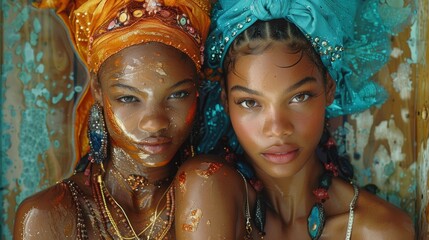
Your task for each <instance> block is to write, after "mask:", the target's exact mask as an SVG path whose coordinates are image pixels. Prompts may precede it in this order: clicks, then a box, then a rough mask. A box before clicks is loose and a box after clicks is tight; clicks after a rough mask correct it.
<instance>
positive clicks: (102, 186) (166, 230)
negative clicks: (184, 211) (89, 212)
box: [97, 174, 174, 240]
mask: <svg viewBox="0 0 429 240" xmlns="http://www.w3.org/2000/svg"><path fill="white" fill-rule="evenodd" d="M97 182H98V184H99V187H100V193H101V197H102V200H103V206H104V209H105V210H106V213H107V216H108V218H109V221H110V222H111V224H112V226H113V228H114V229H115V232H116V234H117V235H118V236H119V238H120V239H140V238H139V237H140V235H141V234H143V233H144V232H145V231H147V229H149V227H150V232H149V234H148V237H147V239H148V240H149V239H150V237H151V235H152V233H153V228H154V226H155V223H156V220H157V219H158V218H159V217H160V216H161V214H162V213H163V212H164V210H165V209H166V208H167V203H166V205H165V206H164V207H163V208H162V209H161V211H159V213H158V208H159V205H160V203H161V200H162V199H163V198H164V197H165V195H166V194H167V192H169V194H170V201H171V200H172V199H174V192H173V191H172V189H173V188H172V187H171V185H170V186H168V188H167V190H166V191H165V192H164V193H163V194H162V196H161V197H160V199H159V200H158V203H157V205H156V208H155V214H154V216H153V220H151V223H150V224H149V225H148V226H146V228H144V229H143V230H142V231H141V232H140V233H139V234H137V233H136V232H135V230H134V228H133V226H132V224H131V221H130V220H129V218H128V216H127V214H126V213H125V210H124V209H123V208H122V206H121V205H120V204H119V203H118V202H117V201H116V200H115V199H114V198H113V196H110V197H111V198H112V200H113V201H114V203H115V205H116V206H117V207H119V209H120V210H121V211H122V213H123V215H124V217H125V219H126V221H127V223H128V225H129V227H130V228H131V231H132V233H133V235H134V236H133V237H124V236H122V234H121V233H120V231H119V227H118V225H117V224H116V222H115V220H114V219H113V216H112V214H111V212H110V210H109V208H108V207H107V202H106V197H105V195H104V190H105V191H107V193H109V191H108V189H107V188H106V186H105V185H104V181H103V179H102V175H101V174H100V175H98V176H97ZM170 190H171V191H170ZM109 194H110V193H109ZM171 203H172V202H171ZM171 203H170V204H171ZM173 208H174V206H170V209H173ZM169 218H170V219H169V220H170V221H169V222H171V219H172V218H173V214H172V213H170V215H169ZM168 225H170V224H169V223H168ZM168 225H167V226H166V228H165V229H164V231H163V232H162V233H161V234H160V238H159V239H162V238H163V237H164V236H165V235H166V234H167V233H168V231H169V230H170V227H171V225H170V226H168Z"/></svg>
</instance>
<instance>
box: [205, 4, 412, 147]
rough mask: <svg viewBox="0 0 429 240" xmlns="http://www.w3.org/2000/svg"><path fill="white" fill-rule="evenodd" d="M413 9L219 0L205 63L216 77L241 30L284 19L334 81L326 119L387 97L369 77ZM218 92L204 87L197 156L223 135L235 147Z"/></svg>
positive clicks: (216, 88) (211, 86) (386, 56)
mask: <svg viewBox="0 0 429 240" xmlns="http://www.w3.org/2000/svg"><path fill="white" fill-rule="evenodd" d="M412 9H413V8H412V6H411V5H408V6H406V7H402V6H400V7H398V6H389V5H388V4H386V3H382V1H379V0H347V1H346V0H239V1H238V0H219V1H218V2H217V4H216V5H215V6H214V8H213V12H212V25H211V33H210V34H209V37H208V39H207V44H206V57H207V60H206V63H207V65H208V67H209V68H211V69H213V70H214V73H215V74H216V72H217V71H218V69H221V68H222V65H223V61H224V58H225V55H226V54H227V52H228V48H229V46H230V44H231V43H232V42H233V41H234V39H235V38H236V37H237V36H238V35H239V34H241V33H242V32H243V31H244V30H246V29H247V28H248V27H250V26H251V25H252V24H253V23H255V22H256V21H258V20H262V21H268V20H273V19H286V20H287V21H290V22H292V23H294V24H295V25H296V26H297V27H298V28H299V29H300V30H301V31H302V32H303V33H304V35H305V36H307V38H308V40H309V41H310V42H311V44H312V45H313V47H314V48H315V49H316V51H317V52H318V53H319V55H320V57H321V59H322V62H323V64H324V65H325V67H326V69H327V70H328V72H329V74H330V75H331V77H332V78H333V79H334V80H335V82H336V92H335V99H334V102H333V103H332V105H330V106H329V107H327V109H326V111H327V112H326V113H327V116H328V117H337V116H341V115H346V114H351V113H357V112H361V111H363V110H366V109H368V108H370V107H371V106H374V105H380V104H382V103H384V101H385V100H386V99H387V93H386V92H385V90H384V89H383V88H382V87H381V86H380V85H378V84H377V83H375V82H373V81H372V80H371V78H372V77H373V75H374V74H375V73H376V72H378V71H379V70H380V68H381V67H382V66H383V65H384V64H386V63H387V61H388V60H389V55H390V52H391V45H390V36H391V35H394V34H396V33H398V32H399V31H400V30H401V29H402V28H403V26H404V25H405V23H407V20H409V19H410V16H411V11H412ZM219 93H220V85H219V83H217V82H213V81H212V82H210V81H206V82H205V83H204V85H203V88H202V92H201V95H202V96H201V97H202V100H203V105H204V110H203V112H204V113H205V116H204V117H205V120H204V121H205V123H204V125H205V126H203V127H204V129H203V130H204V131H205V133H204V134H205V136H204V138H203V139H202V144H201V145H200V146H199V149H198V150H199V151H200V152H208V151H210V150H211V149H212V148H213V143H214V142H215V141H217V140H218V139H219V138H220V137H222V136H225V135H226V136H227V137H228V138H229V140H230V144H233V145H237V144H236V140H235V139H234V135H233V133H231V131H230V130H229V129H228V128H229V119H228V117H227V116H226V115H225V114H224V113H223V108H222V106H221V105H220V103H219ZM232 147H234V146H232Z"/></svg>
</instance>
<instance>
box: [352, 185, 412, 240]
mask: <svg viewBox="0 0 429 240" xmlns="http://www.w3.org/2000/svg"><path fill="white" fill-rule="evenodd" d="M353 225H354V227H356V228H359V229H360V230H357V229H354V231H355V230H356V231H357V232H359V235H361V237H358V238H357V239H361V238H362V239H369V238H371V239H389V240H390V239H393V240H394V239H398V240H406V239H414V238H415V231H414V229H415V228H414V225H413V221H412V219H411V218H410V216H409V215H408V214H407V213H406V212H405V211H403V210H402V209H400V208H398V207H396V206H395V205H393V204H391V203H390V202H388V201H386V200H384V199H382V198H380V197H378V196H376V195H374V194H372V193H369V192H367V191H365V190H363V189H362V190H360V194H359V199H358V202H357V206H356V218H355V223H354V224H353Z"/></svg>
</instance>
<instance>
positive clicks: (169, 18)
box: [34, 0, 211, 160]
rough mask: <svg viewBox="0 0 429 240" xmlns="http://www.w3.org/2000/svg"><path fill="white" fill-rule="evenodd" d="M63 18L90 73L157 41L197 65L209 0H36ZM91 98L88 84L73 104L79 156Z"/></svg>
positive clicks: (83, 151) (200, 60)
mask: <svg viewBox="0 0 429 240" xmlns="http://www.w3.org/2000/svg"><path fill="white" fill-rule="evenodd" d="M34 6H36V7H38V8H53V9H55V10H56V12H57V14H58V15H59V16H60V17H61V19H62V20H63V21H64V23H65V26H66V27H67V29H68V30H69V34H70V37H71V40H72V42H73V44H74V45H75V49H76V50H77V53H78V54H79V56H80V58H81V60H82V61H83V62H84V63H85V65H86V67H87V68H88V70H89V71H90V72H94V73H97V72H98V70H99V67H100V65H101V64H102V63H103V62H104V61H105V60H106V59H107V58H109V57H110V56H112V55H113V54H115V53H117V52H119V51H121V50H122V49H124V48H126V47H129V46H133V45H137V44H141V43H146V42H160V43H164V44H166V45H170V46H172V47H175V48H176V49H178V50H180V51H182V52H184V53H185V54H187V55H188V56H189V57H190V58H191V59H192V60H193V61H194V62H195V65H196V66H197V69H198V70H199V69H200V67H201V65H202V63H203V56H202V53H203V49H204V47H203V46H204V42H205V39H206V36H207V32H208V28H209V25H210V17H209V13H210V9H211V5H210V2H209V0H86V1H82V0H39V1H36V2H35V3H34ZM93 103H94V99H93V96H92V94H91V93H90V91H89V85H88V84H87V86H86V87H85V89H84V91H83V92H82V96H81V97H80V99H79V102H78V103H77V105H76V109H75V111H76V114H75V116H74V117H75V129H74V132H75V148H76V158H77V160H79V159H80V158H81V157H82V156H83V155H85V154H86V153H87V152H88V150H89V145H88V138H87V136H86V133H87V122H88V113H89V109H90V107H91V106H92V104H93Z"/></svg>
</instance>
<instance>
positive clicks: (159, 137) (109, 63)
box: [98, 43, 197, 167]
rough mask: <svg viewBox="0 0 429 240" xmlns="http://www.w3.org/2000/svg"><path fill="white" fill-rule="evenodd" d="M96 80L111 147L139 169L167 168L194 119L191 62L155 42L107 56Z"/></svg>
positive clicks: (194, 94) (195, 91)
mask: <svg viewBox="0 0 429 240" xmlns="http://www.w3.org/2000/svg"><path fill="white" fill-rule="evenodd" d="M98 76H99V82H100V85H101V99H100V100H99V101H102V105H103V108H104V112H105V118H106V126H107V130H108V132H109V136H110V140H111V142H112V144H114V145H115V146H118V147H120V148H122V149H123V150H124V151H125V152H127V154H129V155H130V156H131V157H132V158H133V159H135V160H136V161H137V162H138V163H142V164H143V165H145V166H148V167H156V166H164V165H166V164H167V163H169V162H170V161H171V159H172V158H173V157H174V155H175V154H176V153H177V151H178V150H179V148H180V147H181V145H182V144H183V143H184V141H185V140H186V139H187V137H188V135H189V132H190V130H191V127H192V122H193V119H194V116H195V111H196V110H195V109H196V103H197V87H196V79H197V73H196V69H195V65H194V63H193V62H192V60H191V59H190V58H189V57H187V56H186V55H185V54H183V53H182V52H180V51H179V50H177V49H175V48H173V47H170V46H167V45H164V44H161V43H147V44H141V45H136V46H132V47H129V48H125V49H124V50H122V51H120V52H119V53H117V54H115V55H113V56H111V57H110V58H109V59H107V60H106V61H105V62H104V63H103V65H102V66H101V68H100V72H99V75H98ZM161 78H162V79H163V81H160V80H159V79H161Z"/></svg>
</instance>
